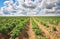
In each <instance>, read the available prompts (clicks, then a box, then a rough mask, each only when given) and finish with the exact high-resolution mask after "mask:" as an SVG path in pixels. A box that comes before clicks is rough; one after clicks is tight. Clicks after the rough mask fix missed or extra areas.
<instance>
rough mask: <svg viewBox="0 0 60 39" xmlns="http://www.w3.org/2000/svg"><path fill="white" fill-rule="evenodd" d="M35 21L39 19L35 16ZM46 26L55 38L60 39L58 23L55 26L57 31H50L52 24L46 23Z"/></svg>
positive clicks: (59, 25)
mask: <svg viewBox="0 0 60 39" xmlns="http://www.w3.org/2000/svg"><path fill="white" fill-rule="evenodd" d="M36 20H37V21H39V19H37V18H36ZM48 26H49V27H50V28H48V30H50V31H51V33H52V34H53V36H55V39H60V23H59V24H58V25H57V26H56V28H57V31H52V27H53V25H52V24H48Z"/></svg>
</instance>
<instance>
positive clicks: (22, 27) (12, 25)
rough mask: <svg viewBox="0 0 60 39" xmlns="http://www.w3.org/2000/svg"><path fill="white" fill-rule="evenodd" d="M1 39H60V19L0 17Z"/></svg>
mask: <svg viewBox="0 0 60 39" xmlns="http://www.w3.org/2000/svg"><path fill="white" fill-rule="evenodd" d="M0 39H60V17H58V16H57V17H55V16H54V17H52V16H51V17H49V16H48V17H47V16H46V17H44V16H40V17H39V16H34V17H26V16H25V17H24V16H20V17H19V16H18V17H0Z"/></svg>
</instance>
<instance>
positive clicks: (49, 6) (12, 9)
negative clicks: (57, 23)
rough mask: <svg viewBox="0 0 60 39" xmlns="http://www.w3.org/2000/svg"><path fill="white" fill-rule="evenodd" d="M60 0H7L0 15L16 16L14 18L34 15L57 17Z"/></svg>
mask: <svg viewBox="0 0 60 39" xmlns="http://www.w3.org/2000/svg"><path fill="white" fill-rule="evenodd" d="M59 3H60V0H48V1H46V0H35V1H34V2H33V1H29V0H26V1H25V2H24V1H23V0H16V1H15V3H14V2H13V0H7V1H5V2H4V6H3V7H1V9H0V15H10V16H11V15H14V16H19V15H20V16H34V15H38V16H39V15H40V16H41V15H42V16H43V15H48V14H52V15H56V14H59V13H60V6H57V4H59Z"/></svg>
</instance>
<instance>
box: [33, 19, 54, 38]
mask: <svg viewBox="0 0 60 39" xmlns="http://www.w3.org/2000/svg"><path fill="white" fill-rule="evenodd" d="M32 19H33V20H34V21H35V22H36V24H37V25H38V27H39V29H41V30H42V31H43V32H44V33H45V35H46V37H47V38H48V39H55V36H53V35H52V34H51V33H50V31H49V30H48V29H47V28H46V27H44V26H43V25H41V24H40V23H39V22H38V21H36V19H35V18H32Z"/></svg>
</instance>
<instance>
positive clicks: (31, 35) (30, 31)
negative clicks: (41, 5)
mask: <svg viewBox="0 0 60 39" xmlns="http://www.w3.org/2000/svg"><path fill="white" fill-rule="evenodd" d="M28 34H29V39H36V37H35V33H34V32H33V29H32V22H31V18H30V26H29V31H28Z"/></svg>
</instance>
